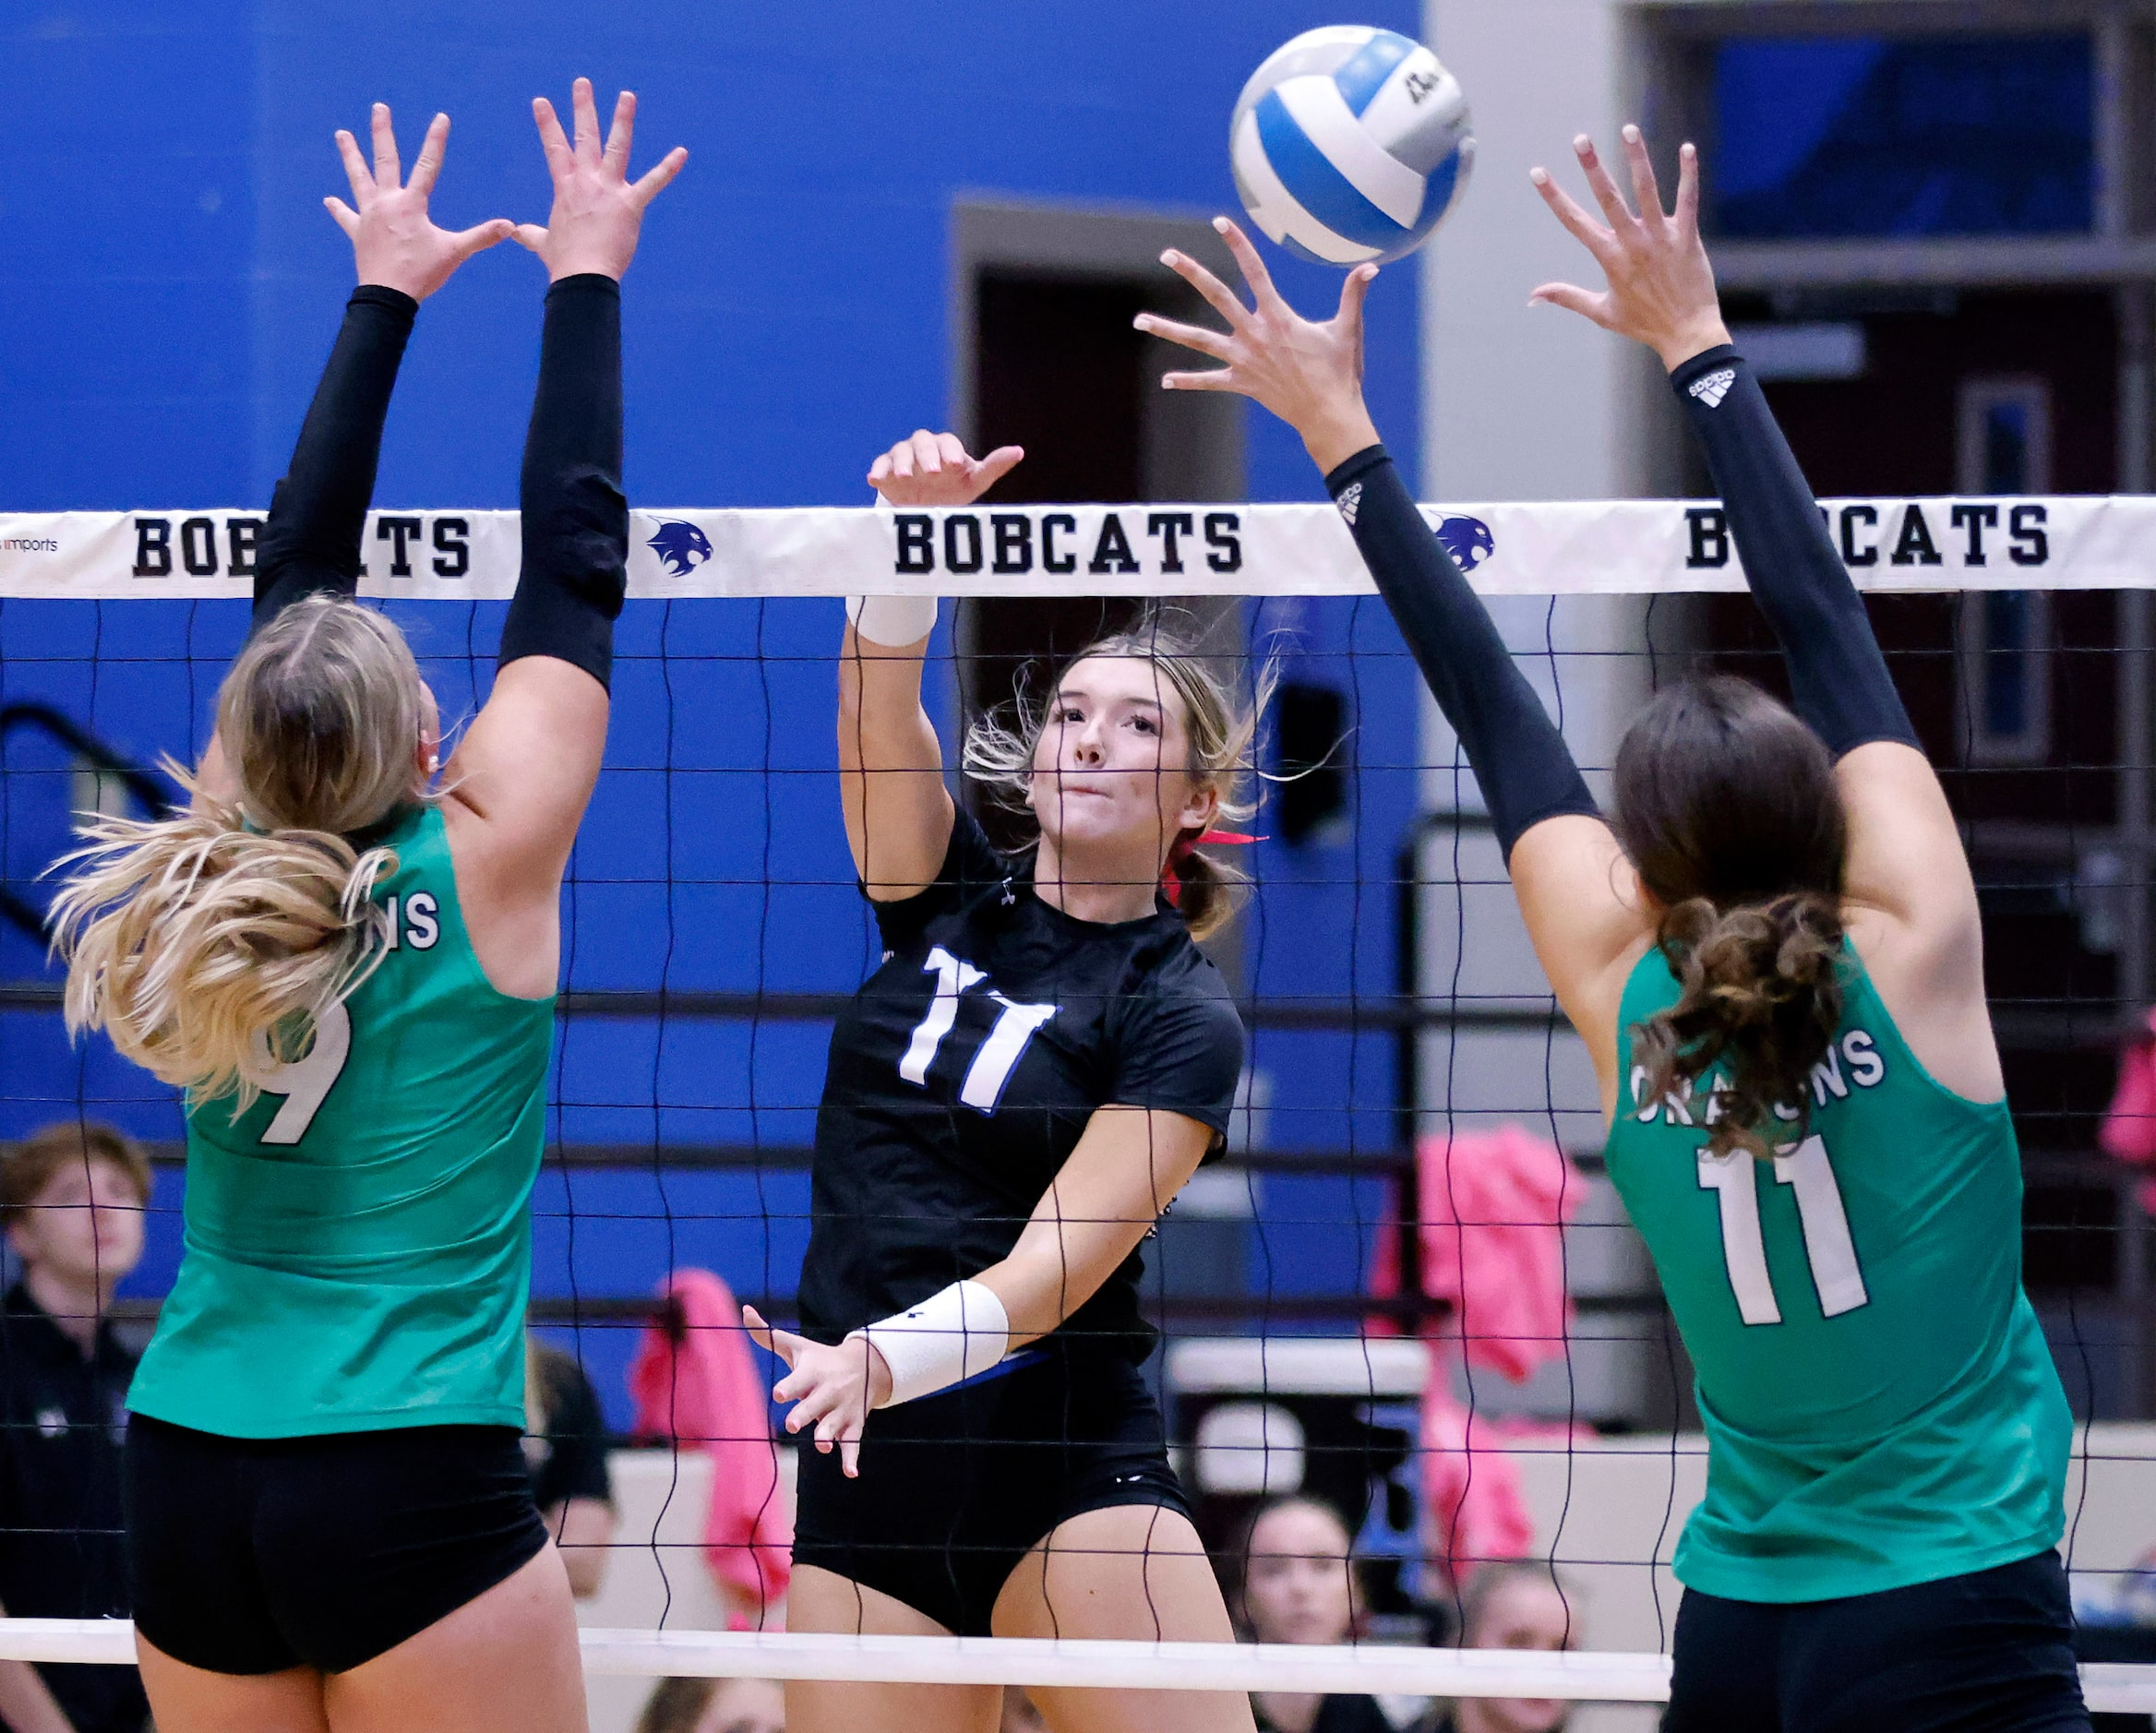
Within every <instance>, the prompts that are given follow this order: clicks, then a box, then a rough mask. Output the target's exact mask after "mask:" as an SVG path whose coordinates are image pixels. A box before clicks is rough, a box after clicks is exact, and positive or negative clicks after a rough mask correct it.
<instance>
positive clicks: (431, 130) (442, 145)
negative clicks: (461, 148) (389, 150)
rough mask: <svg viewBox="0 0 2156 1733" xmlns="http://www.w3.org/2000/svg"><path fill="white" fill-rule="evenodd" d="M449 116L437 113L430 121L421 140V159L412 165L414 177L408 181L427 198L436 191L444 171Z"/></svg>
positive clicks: (413, 188)
mask: <svg viewBox="0 0 2156 1733" xmlns="http://www.w3.org/2000/svg"><path fill="white" fill-rule="evenodd" d="M447 149H449V116H448V115H447V114H437V115H436V116H435V117H434V119H433V121H432V122H431V123H429V125H428V126H427V129H426V137H425V138H423V139H422V140H421V141H420V145H419V160H418V161H415V162H414V163H413V165H412V179H411V180H410V181H409V182H407V183H406V185H409V186H410V187H411V188H412V190H413V192H414V193H416V194H418V195H419V197H422V198H425V197H426V196H427V195H428V194H429V193H431V192H433V191H434V184H435V182H436V180H437V178H438V177H439V176H440V174H441V172H442V153H443V151H445V150H447Z"/></svg>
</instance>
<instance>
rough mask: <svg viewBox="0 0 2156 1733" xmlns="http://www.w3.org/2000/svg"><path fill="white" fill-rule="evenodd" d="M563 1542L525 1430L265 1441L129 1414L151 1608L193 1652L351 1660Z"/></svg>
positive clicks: (136, 1527) (178, 1651) (163, 1636)
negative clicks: (528, 1458) (544, 1518)
mask: <svg viewBox="0 0 2156 1733" xmlns="http://www.w3.org/2000/svg"><path fill="white" fill-rule="evenodd" d="M545 1545H546V1524H545V1523H543V1522H541V1521H540V1519H539V1511H538V1507H537V1506H536V1505H534V1504H533V1501H532V1476H531V1471H530V1469H529V1468H527V1467H526V1466H525V1463H524V1452H523V1448H522V1445H521V1440H520V1439H519V1436H518V1433H517V1428H514V1427H509V1426H424V1427H407V1428H398V1429H397V1430H394V1431H389V1432H340V1433H333V1434H331V1435H329V1436H328V1437H324V1438H298V1439H268V1440H263V1439H235V1438H220V1437H216V1436H214V1435H212V1434H210V1433H208V1432H196V1431H191V1430H189V1429H188V1428H186V1427H178V1426H168V1425H167V1424H165V1423H164V1422H163V1421H162V1420H152V1419H150V1418H149V1417H148V1416H144V1415H136V1416H134V1417H133V1418H132V1419H131V1420H130V1421H129V1422H128V1424H127V1575H128V1583H129V1585H130V1587H131V1588H132V1590H133V1593H134V1598H135V1623H136V1626H137V1628H138V1630H139V1631H141V1632H142V1634H143V1635H144V1636H145V1637H147V1638H149V1640H150V1642H151V1643H154V1644H156V1645H157V1647H159V1648H160V1649H162V1650H163V1651H164V1653H165V1654H167V1655H171V1656H172V1657H173V1658H174V1660H177V1661H184V1662H186V1664H187V1665H188V1666H189V1667H204V1668H206V1669H208V1670H209V1671H210V1672H213V1673H277V1672H281V1671H283V1670H284V1669H285V1668H286V1667H303V1666H304V1667H317V1668H319V1669H320V1670H321V1671H323V1672H325V1673H341V1672H343V1671H345V1670H346V1669H348V1668H350V1667H357V1666H359V1665H360V1663H362V1662H363V1661H371V1660H373V1659H374V1658H375V1656H376V1655H381V1654H383V1653H385V1652H387V1651H388V1650H390V1649H393V1648H395V1647H396V1646H397V1644H399V1643H401V1642H403V1641H404V1640H405V1638H407V1637H413V1636H417V1635H418V1634H419V1633H420V1632H421V1631H425V1629H426V1628H427V1626H429V1625H431V1624H433V1623H434V1622H435V1621H436V1620H437V1619H441V1618H444V1617H445V1616H447V1615H448V1614H449V1613H453V1612H455V1611H456V1610H457V1608H460V1607H461V1606H463V1605H464V1604H465V1603H466V1602H467V1601H471V1600H475V1599H476V1598H477V1597H478V1596H481V1595H484V1594H485V1592H486V1591H487V1590H488V1589H490V1588H492V1587H494V1585H495V1584H497V1583H500V1582H503V1581H506V1580H507V1579H508V1578H509V1577H511V1576H513V1575H514V1574H515V1573H516V1572H518V1571H520V1570H521V1569H522V1568H523V1567H524V1565H526V1564H527V1563H529V1562H530V1560H532V1559H533V1557H534V1556H535V1555H536V1554H537V1553H538V1552H539V1551H540V1549H541V1548H544V1547H545Z"/></svg>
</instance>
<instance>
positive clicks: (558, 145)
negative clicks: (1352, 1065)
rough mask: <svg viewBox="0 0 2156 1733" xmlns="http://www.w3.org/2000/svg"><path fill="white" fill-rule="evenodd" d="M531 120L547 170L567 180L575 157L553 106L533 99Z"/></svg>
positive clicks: (542, 99)
mask: <svg viewBox="0 0 2156 1733" xmlns="http://www.w3.org/2000/svg"><path fill="white" fill-rule="evenodd" d="M532 119H533V121H534V122H535V123H536V124H537V125H538V127H539V148H540V149H542V150H544V151H545V153H546V166H547V169H548V170H549V171H550V172H551V173H552V174H553V175H554V178H555V179H556V180H557V181H560V180H565V179H567V178H568V177H569V175H570V174H571V173H574V172H575V169H576V166H577V155H576V152H575V151H574V150H571V149H569V137H568V135H567V134H566V133H564V132H563V131H562V130H561V117H560V116H559V115H558V114H556V113H555V112H554V104H553V103H552V102H548V101H547V100H546V99H545V97H543V96H535V97H533V99H532ZM532 226H533V225H532V224H529V223H527V224H526V225H525V227H527V228H530V227H532Z"/></svg>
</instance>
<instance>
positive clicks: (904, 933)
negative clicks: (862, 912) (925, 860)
mask: <svg viewBox="0 0 2156 1733" xmlns="http://www.w3.org/2000/svg"><path fill="white" fill-rule="evenodd" d="M1011 874H1012V863H1011V861H1010V858H1009V857H1008V856H1007V855H1004V854H1003V853H1002V851H1001V850H1000V849H998V848H997V847H996V845H995V844H994V843H991V842H989V841H988V832H987V831H984V830H982V829H981V827H980V821H979V820H978V819H976V818H975V817H974V816H973V814H972V813H970V812H968V811H966V809H965V808H964V807H958V808H957V809H956V812H955V815H954V817H953V818H952V824H951V842H950V844H949V846H947V847H946V848H945V849H944V851H943V864H942V865H941V866H940V867H937V869H936V878H935V881H934V882H933V883H931V884H930V885H929V886H928V888H927V889H926V890H921V891H917V892H916V894H914V895H913V896H910V897H902V898H901V899H899V900H898V901H897V902H875V901H874V900H873V899H871V900H870V901H869V904H868V906H869V907H870V908H872V909H874V910H875V911H876V929H877V931H878V932H880V934H882V936H883V946H884V949H885V950H904V949H905V948H906V947H907V946H908V945H911V944H913V943H914V942H915V941H916V940H917V939H918V938H920V936H921V935H922V933H923V932H925V931H926V930H927V929H928V923H929V922H930V921H932V920H934V919H935V918H936V917H937V916H938V915H939V914H943V913H945V912H946V911H947V910H950V909H952V908H954V907H955V906H957V904H958V903H959V902H963V901H964V897H965V895H966V893H967V892H968V891H969V890H976V889H977V888H979V887H980V886H982V885H992V884H996V883H999V882H1000V881H1001V880H1003V879H1006V878H1010V877H1011ZM861 894H862V895H863V896H864V897H866V896H868V890H867V889H866V888H864V889H863V890H862V892H861Z"/></svg>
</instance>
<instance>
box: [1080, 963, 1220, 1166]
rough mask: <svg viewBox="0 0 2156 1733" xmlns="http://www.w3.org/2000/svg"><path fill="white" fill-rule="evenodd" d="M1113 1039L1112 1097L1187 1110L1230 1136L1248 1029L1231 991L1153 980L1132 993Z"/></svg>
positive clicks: (1141, 1104) (1134, 1104) (1129, 1104)
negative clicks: (1154, 981)
mask: <svg viewBox="0 0 2156 1733" xmlns="http://www.w3.org/2000/svg"><path fill="white" fill-rule="evenodd" d="M1206 973H1207V974H1210V973H1211V971H1210V969H1208V970H1207V971H1206ZM1114 1036H1115V1068H1114V1075H1113V1076H1112V1077H1111V1078H1110V1080H1109V1082H1108V1096H1107V1099H1108V1101H1110V1102H1113V1103H1115V1104H1117V1105H1118V1106H1126V1107H1158V1108H1162V1109H1164V1110H1166V1111H1168V1112H1171V1113H1180V1114H1183V1115H1185V1116H1187V1117H1190V1118H1192V1119H1195V1120H1197V1121H1198V1122H1199V1123H1200V1124H1201V1125H1209V1126H1211V1127H1212V1128H1213V1129H1214V1130H1216V1131H1217V1132H1219V1133H1221V1134H1222V1135H1223V1136H1225V1135H1226V1134H1227V1131H1228V1116H1229V1114H1231V1113H1232V1112H1233V1111H1234V1109H1235V1087H1236V1083H1237V1082H1238V1080H1239V1079H1240V1077H1241V1076H1242V1059H1243V1034H1242V1019H1241V1018H1240V1016H1239V1015H1237V1013H1236V1009H1235V1004H1234V1001H1233V1000H1231V999H1230V998H1228V995H1227V994H1226V992H1224V991H1219V990H1208V984H1206V983H1204V982H1203V981H1188V982H1182V983H1156V984H1155V985H1153V986H1151V987H1150V988H1148V989H1146V990H1142V991H1141V992H1139V993H1137V994H1135V995H1133V996H1132V1000H1131V1004H1130V1008H1129V1010H1127V1011H1126V1012H1125V1013H1124V1015H1123V1017H1122V1018H1121V1020H1120V1022H1119V1023H1118V1025H1117V1027H1116V1029H1115V1031H1114Z"/></svg>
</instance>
